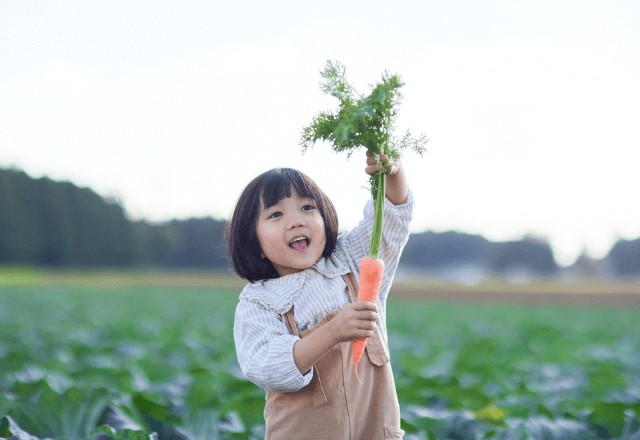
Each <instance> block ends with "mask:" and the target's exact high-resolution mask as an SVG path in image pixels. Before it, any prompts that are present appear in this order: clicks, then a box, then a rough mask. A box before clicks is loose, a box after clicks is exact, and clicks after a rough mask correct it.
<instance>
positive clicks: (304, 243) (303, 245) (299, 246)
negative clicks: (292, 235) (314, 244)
mask: <svg viewBox="0 0 640 440" xmlns="http://www.w3.org/2000/svg"><path fill="white" fill-rule="evenodd" d="M289 247H290V248H291V249H293V250H294V251H298V252H302V251H304V250H306V249H307V248H308V247H309V239H308V238H304V237H300V238H296V239H294V240H293V241H292V242H291V243H289Z"/></svg>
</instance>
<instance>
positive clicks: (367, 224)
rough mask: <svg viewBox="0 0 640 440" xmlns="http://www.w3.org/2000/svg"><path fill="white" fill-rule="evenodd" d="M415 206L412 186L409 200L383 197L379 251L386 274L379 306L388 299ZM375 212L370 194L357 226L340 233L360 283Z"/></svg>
mask: <svg viewBox="0 0 640 440" xmlns="http://www.w3.org/2000/svg"><path fill="white" fill-rule="evenodd" d="M413 206H414V200H413V194H412V192H411V189H409V194H408V196H407V203H405V204H403V205H394V204H393V203H391V202H390V201H389V200H388V199H387V198H385V200H384V217H383V223H382V238H381V241H380V250H379V252H378V258H380V259H381V260H382V261H384V275H383V278H382V284H381V285H380V291H379V293H378V303H379V304H378V305H379V306H380V304H382V305H384V303H385V302H386V299H387V295H388V294H389V289H390V288H391V282H392V281H393V276H394V275H395V271H396V269H397V267H398V261H399V260H400V255H401V254H402V249H403V248H404V246H405V244H406V243H407V240H408V239H409V227H410V226H411V218H412V215H413ZM374 213H375V209H374V204H373V198H371V199H369V200H368V201H367V204H366V205H365V207H364V211H363V219H362V220H361V221H360V223H359V224H358V226H356V227H355V228H353V229H351V230H350V231H345V232H344V233H343V234H342V236H341V247H342V248H343V249H344V251H345V253H346V254H347V257H348V259H349V266H350V268H351V271H352V272H353V273H354V274H355V275H356V278H357V280H358V283H359V282H360V260H362V259H363V258H365V257H368V256H369V247H370V245H371V236H372V234H373V218H374Z"/></svg>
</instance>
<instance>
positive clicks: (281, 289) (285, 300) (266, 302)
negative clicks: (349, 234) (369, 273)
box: [240, 247, 350, 315]
mask: <svg viewBox="0 0 640 440" xmlns="http://www.w3.org/2000/svg"><path fill="white" fill-rule="evenodd" d="M349 272H350V269H349V265H348V264H347V256H346V254H345V252H344V250H342V249H341V248H339V247H336V249H335V251H334V252H333V253H332V254H331V255H330V256H329V257H327V258H321V259H320V261H318V262H317V263H314V264H313V266H311V267H310V268H308V269H305V270H303V271H302V272H296V273H294V274H291V275H286V276H284V277H280V278H274V279H271V280H263V281H257V282H255V283H251V284H248V285H247V286H246V287H245V288H244V289H243V290H242V293H241V294H240V299H241V300H245V301H250V302H253V303H256V304H259V305H261V306H262V307H264V308H265V309H267V310H271V311H273V312H275V313H278V314H280V315H281V314H284V313H286V312H288V311H289V310H290V309H291V306H292V305H293V301H294V300H295V299H296V298H298V297H299V296H300V294H301V293H302V291H303V289H304V285H305V281H306V279H307V278H308V277H314V276H320V275H323V276H325V277H327V278H335V277H338V276H342V275H345V274H347V273H349Z"/></svg>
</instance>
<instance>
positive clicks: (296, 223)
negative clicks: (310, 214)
mask: <svg viewBox="0 0 640 440" xmlns="http://www.w3.org/2000/svg"><path fill="white" fill-rule="evenodd" d="M305 225H306V223H305V222H304V220H303V219H302V217H300V216H299V215H294V216H293V217H291V221H290V222H289V229H292V228H297V227H300V226H305Z"/></svg>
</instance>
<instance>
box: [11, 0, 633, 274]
mask: <svg viewBox="0 0 640 440" xmlns="http://www.w3.org/2000/svg"><path fill="white" fill-rule="evenodd" d="M218 3H222V2H177V1H174V2H169V3H167V2H158V1H154V2H141V1H135V2H130V1H127V2H116V1H104V2H95V1H93V2H90V1H87V2H57V1H1V0H0V167H10V166H14V167H16V168H19V169H22V170H24V171H26V172H27V173H28V174H29V175H31V176H32V177H41V176H43V175H47V176H49V177H51V178H52V179H55V180H70V181H72V182H74V183H75V184H76V185H79V186H88V187H91V188H92V189H93V190H95V191H96V192H98V193H99V194H101V195H103V196H110V197H116V198H118V199H119V200H121V201H122V204H123V206H124V207H125V209H126V211H127V213H128V215H129V216H130V218H132V219H139V218H146V219H149V220H152V221H163V220H168V219H171V218H187V217H191V216H198V217H200V216H206V215H211V216H214V217H217V218H227V217H228V216H229V214H230V213H231V211H232V209H233V206H234V204H235V201H236V200H237V197H238V196H239V194H240V192H241V191H242V189H243V188H244V186H245V185H246V184H247V183H248V182H249V181H250V180H251V179H252V178H253V177H255V176H256V175H257V174H259V173H261V172H262V171H266V170H268V169H270V168H273V167H278V166H289V167H294V168H297V169H300V170H301V171H303V172H305V173H306V174H308V175H309V176H310V177H311V178H313V179H314V180H315V181H316V182H317V183H318V184H319V185H320V187H321V188H322V189H323V190H324V191H325V192H326V193H327V194H328V196H329V197H330V198H331V199H332V200H333V202H334V204H335V205H336V208H337V211H338V215H339V219H340V226H341V229H348V228H350V227H353V226H354V225H355V224H357V222H358V220H359V219H360V217H361V215H362V207H363V205H364V202H365V201H366V199H367V197H368V194H367V192H366V191H365V190H364V189H362V187H363V186H364V185H365V184H366V180H367V176H366V174H364V159H365V156H364V152H357V153H355V154H354V156H353V157H352V158H351V160H349V161H347V160H346V156H344V155H336V154H334V153H333V152H332V151H331V150H330V147H329V146H328V145H325V144H318V145H316V147H314V149H313V150H312V151H311V152H309V153H307V154H306V155H304V156H303V155H302V154H301V150H300V147H299V145H298V142H299V138H300V132H301V130H302V128H303V127H304V126H306V125H308V124H309V123H310V122H311V119H312V117H313V116H314V115H315V114H316V113H317V112H319V111H321V110H326V109H332V108H335V107H336V104H337V102H336V101H335V100H333V99H332V98H330V97H327V96H324V95H322V93H321V92H320V90H319V88H318V83H319V81H320V79H321V78H320V74H319V71H320V69H322V68H323V67H324V65H325V63H326V60H327V59H334V60H340V61H341V62H342V63H343V64H345V65H346V67H347V75H348V77H349V79H350V80H351V82H352V83H353V84H354V86H355V87H356V89H357V90H359V91H361V92H367V91H368V84H370V83H372V82H375V81H377V80H378V79H379V78H380V75H381V73H382V72H383V71H384V70H385V69H386V70H388V71H389V72H391V73H398V74H400V75H401V76H402V79H403V80H404V81H405V82H406V86H405V87H404V88H403V94H404V96H405V99H404V101H403V104H402V106H401V108H400V113H399V119H398V131H399V132H400V133H402V132H404V131H405V130H406V129H407V128H409V129H410V130H411V131H412V132H413V133H414V135H419V134H420V133H425V134H427V136H428V137H429V138H430V141H429V143H428V144H427V149H428V153H427V154H426V155H425V156H424V158H422V159H421V158H420V157H419V156H417V155H416V154H413V153H407V154H406V156H405V157H404V161H403V163H404V165H405V167H406V169H407V172H408V177H409V181H410V185H411V187H412V189H413V192H414V197H415V199H416V208H415V216H414V221H413V224H412V231H413V232H421V231H424V230H428V229H430V230H434V231H446V230H451V229H453V230H458V231H462V232H468V233H474V234H482V235H484V236H485V237H487V238H488V239H490V240H513V239H520V238H521V237H522V236H523V235H524V234H526V233H533V234H535V235H538V236H542V237H546V238H547V239H548V240H549V241H550V243H551V245H552V247H553V249H554V253H555V256H556V260H557V261H558V262H559V263H560V264H565V265H566V264H570V263H572V262H573V260H575V258H576V257H577V256H578V255H579V254H580V253H581V251H582V250H583V249H585V248H586V249H587V251H588V252H589V254H590V255H591V256H593V257H596V258H600V257H603V256H604V255H606V253H607V252H608V250H609V249H610V247H611V246H612V245H613V243H615V241H616V240H617V239H618V238H619V237H622V238H627V239H632V238H637V237H638V236H640V223H639V219H640V197H638V195H637V193H638V190H637V189H638V186H639V185H638V177H637V174H638V172H637V170H638V164H639V163H640V153H639V151H640V148H639V147H640V129H639V128H640V80H639V78H640V50H639V48H640V3H639V2H637V1H635V0H630V1H613V0H606V1H586V0H585V1H562V0H553V1H544V0H537V1H518V2H514V1H511V0H509V1H473V0H470V1H447V2H444V1H438V2H435V1H415V2H411V1H396V2H389V1H384V2H383V1H371V0H369V1H366V2H365V1H362V2H344V1H323V2H300V1H295V2H294V1H291V2H282V1H280V2H278V1H272V2H257V1H256V2H224V5H223V6H220V5H219V4H218ZM232 3H233V4H232ZM634 176H635V177H634Z"/></svg>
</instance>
